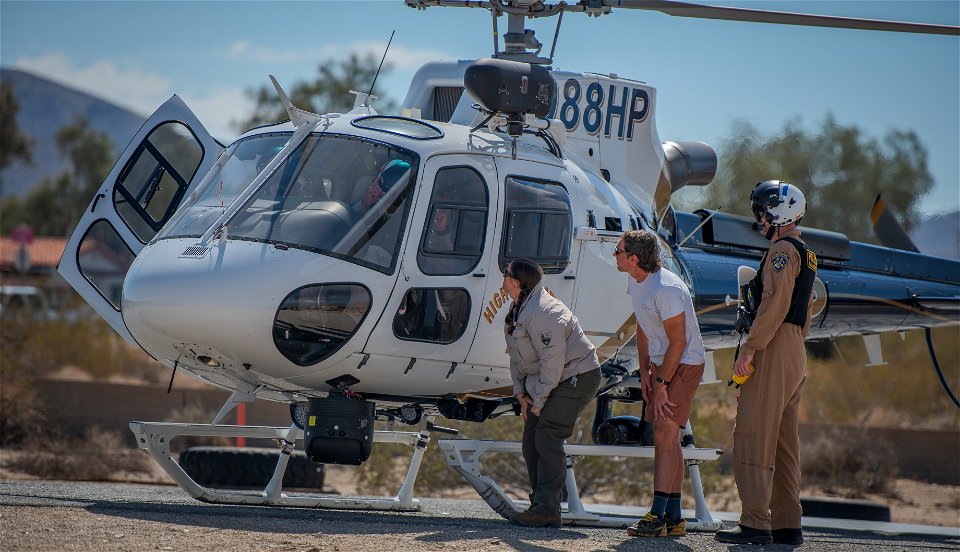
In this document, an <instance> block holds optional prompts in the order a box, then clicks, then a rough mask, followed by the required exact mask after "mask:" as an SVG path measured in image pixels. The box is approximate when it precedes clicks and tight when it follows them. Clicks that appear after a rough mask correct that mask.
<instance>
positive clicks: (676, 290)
mask: <svg viewBox="0 0 960 552" xmlns="http://www.w3.org/2000/svg"><path fill="white" fill-rule="evenodd" d="M613 255H614V256H615V257H616V259H617V270H619V271H620V272H626V273H627V294H628V295H630V298H631V299H632V300H633V310H634V312H635V313H636V315H637V355H638V359H639V365H640V370H639V372H640V384H641V391H642V394H643V401H644V403H646V412H645V414H644V419H645V420H647V421H648V422H650V423H652V424H653V445H654V460H653V507H652V508H651V509H650V512H649V513H647V514H646V515H645V516H644V517H643V518H641V519H640V521H638V522H637V523H636V524H634V525H632V526H631V527H629V528H628V529H627V534H629V535H631V536H639V537H667V536H670V537H679V536H683V535H685V534H686V521H685V520H684V519H683V516H682V515H681V514H680V488H681V485H682V484H683V453H682V452H681V451H680V429H681V428H683V427H684V426H686V425H687V420H688V418H689V417H690V409H691V407H692V405H693V397H694V395H695V394H696V392H697V387H698V386H699V385H700V380H701V378H702V377H703V365H704V359H705V355H704V350H703V338H701V337H700V326H699V325H698V324H697V316H696V313H694V310H693V300H692V299H691V297H690V290H689V289H688V288H687V286H686V284H684V283H683V280H681V279H680V277H679V276H677V275H676V274H674V273H672V272H670V271H669V270H667V269H666V268H663V267H662V266H661V261H660V246H659V243H658V240H657V236H655V235H654V234H652V233H650V232H647V231H644V230H631V231H629V232H626V233H624V235H623V237H622V238H620V242H619V243H618V244H617V247H616V249H615V250H614V252H613Z"/></svg>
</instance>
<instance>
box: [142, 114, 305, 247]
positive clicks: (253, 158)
mask: <svg viewBox="0 0 960 552" xmlns="http://www.w3.org/2000/svg"><path fill="white" fill-rule="evenodd" d="M292 134H293V133H291V132H272V133H269V134H257V135H255V136H251V137H249V138H244V139H243V140H238V141H236V142H234V143H233V144H231V145H230V147H228V148H227V149H226V150H224V151H223V153H221V154H220V158H219V159H217V162H216V163H214V165H213V167H212V168H211V169H210V172H208V173H207V175H206V176H204V178H203V181H202V182H201V183H200V185H199V186H198V187H197V190H198V192H196V193H194V194H191V199H190V200H189V201H188V202H186V203H185V205H184V206H183V207H182V208H181V209H180V210H179V211H177V214H176V215H174V217H173V218H172V219H171V220H170V222H169V223H168V224H167V226H165V227H164V229H163V230H162V231H161V232H160V233H159V234H158V235H157V238H156V239H164V238H184V237H189V238H199V237H200V236H201V235H203V233H204V232H206V231H207V229H208V228H210V225H212V224H213V223H214V221H215V220H216V219H217V217H219V216H220V215H221V214H222V213H223V212H224V211H225V210H226V209H227V207H229V206H230V205H231V204H232V203H233V202H234V200H236V199H237V197H238V196H239V195H240V194H241V193H242V192H243V191H244V190H245V189H246V188H247V186H249V185H250V183H251V182H253V179H254V178H256V176H257V175H258V174H260V173H261V172H262V171H263V169H264V168H265V167H266V166H267V164H268V163H269V162H270V161H272V160H273V158H274V157H276V155H277V154H278V153H279V152H280V150H282V149H283V146H284V145H286V143H287V141H288V140H290V136H291V135H292Z"/></svg>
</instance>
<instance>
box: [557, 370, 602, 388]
mask: <svg viewBox="0 0 960 552" xmlns="http://www.w3.org/2000/svg"><path fill="white" fill-rule="evenodd" d="M599 370H600V369H599V368H593V369H592V370H587V371H586V372H580V373H579V374H574V375H572V376H570V377H569V378H567V379H565V380H563V381H561V382H560V383H570V384H573V385H574V386H576V385H577V376H582V375H584V374H589V373H590V372H596V371H599ZM558 385H559V384H558Z"/></svg>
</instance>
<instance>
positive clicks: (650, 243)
mask: <svg viewBox="0 0 960 552" xmlns="http://www.w3.org/2000/svg"><path fill="white" fill-rule="evenodd" d="M623 249H624V250H625V251H626V252H627V253H629V254H631V255H634V256H636V258H637V266H639V267H640V269H641V270H643V271H644V272H650V273H653V272H656V271H658V270H660V267H661V266H663V263H662V262H661V260H660V244H659V243H658V241H657V236H655V235H654V234H653V232H647V231H646V230H630V231H628V232H624V234H623Z"/></svg>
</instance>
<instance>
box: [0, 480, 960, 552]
mask: <svg viewBox="0 0 960 552" xmlns="http://www.w3.org/2000/svg"><path fill="white" fill-rule="evenodd" d="M421 500H422V506H423V508H422V512H420V513H385V512H355V511H333V510H311V509H296V508H286V509H282V508H270V507H257V506H219V505H212V504H204V503H201V502H198V501H196V500H193V499H191V498H190V497H189V496H187V494H186V493H184V492H183V491H181V490H180V489H178V488H176V487H168V486H149V485H131V484H122V483H81V482H59V481H2V482H0V550H4V551H11V552H12V551H19V550H30V551H35V550H40V551H48V550H49V551H54V550H55V551H58V552H59V551H68V550H83V551H89V550H130V551H141V550H178V551H179V550H203V551H205V552H206V551H220V550H258V551H262V550H282V551H298V552H312V551H319V550H335V551H340V550H342V551H367V550H377V551H378V552H392V551H398V550H471V551H474V550H524V551H531V552H532V551H538V552H539V551H544V550H564V551H566V550H570V551H579V550H613V551H618V550H639V549H641V548H642V549H644V550H727V549H728V548H744V549H745V550H765V549H769V550H781V549H782V550H789V549H791V548H790V547H787V546H772V547H767V548H764V549H760V548H755V547H730V546H727V545H722V544H720V543H717V542H715V541H714V540H713V535H712V534H709V533H691V534H689V535H687V536H685V537H682V538H679V539H632V538H630V537H627V536H626V534H625V533H624V532H623V531H620V530H612V529H586V528H565V529H560V530H556V529H552V530H551V529H525V528H521V527H515V526H512V525H510V524H509V523H507V522H506V521H505V520H503V519H502V518H500V517H499V516H497V515H496V514H494V513H493V512H492V511H491V510H490V509H489V508H488V507H487V506H486V504H484V503H483V502H482V501H479V500H463V499H421ZM806 538H807V542H806V543H804V545H803V546H802V547H800V548H801V549H803V550H811V551H814V550H822V551H831V552H832V551H837V550H839V551H843V550H865V549H869V550H872V551H884V550H939V549H952V550H956V549H958V548H960V538H955V537H930V536H914V535H883V534H878V533H870V532H856V531H824V530H808V531H807V532H806Z"/></svg>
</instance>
